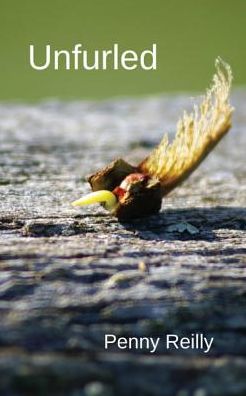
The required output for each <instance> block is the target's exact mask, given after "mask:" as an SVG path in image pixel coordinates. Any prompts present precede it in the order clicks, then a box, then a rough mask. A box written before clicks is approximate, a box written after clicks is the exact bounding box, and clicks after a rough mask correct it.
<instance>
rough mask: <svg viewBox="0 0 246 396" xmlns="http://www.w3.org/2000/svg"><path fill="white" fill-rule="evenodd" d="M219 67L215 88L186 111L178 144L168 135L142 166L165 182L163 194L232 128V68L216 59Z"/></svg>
mask: <svg viewBox="0 0 246 396" xmlns="http://www.w3.org/2000/svg"><path fill="white" fill-rule="evenodd" d="M215 66H216V73H215V75H214V77H213V84H212V87H211V88H210V89H209V90H208V91H207V93H206V95H205V96H204V98H203V101H202V103H201V104H200V106H199V107H198V106H196V105H195V106H194V109H193V112H192V113H190V114H187V113H186V112H184V115H183V117H182V118H181V119H180V120H179V121H178V124H177V133H176V136H175V139H174V141H173V142H172V143H171V144H170V143H169V142H168V136H167V135H165V136H164V138H163V139H162V141H161V142H160V144H159V146H158V147H156V149H154V151H153V152H152V153H151V154H150V155H149V156H148V157H147V158H146V159H145V160H144V161H143V162H142V163H141V164H140V165H139V167H138V168H139V169H140V170H141V171H142V172H144V173H146V174H148V175H150V176H152V177H154V178H157V179H158V180H159V181H160V182H161V185H162V189H163V195H166V194H168V193H169V192H170V191H171V190H173V189H174V188H175V187H176V186H177V185H178V184H180V183H181V182H183V181H184V180H185V179H186V178H187V177H188V176H189V175H190V174H191V172H193V171H194V170H195V169H196V168H197V167H198V165H199V164H200V163H201V162H202V161H203V159H204V158H205V157H206V156H207V155H208V153H209V152H210V151H211V150H212V149H213V148H214V147H215V145H216V144H217V143H218V142H219V140H220V139H221V138H222V137H223V136H224V135H225V134H226V132H227V131H228V130H229V128H230V127H231V115H232V112H233V108H232V107H231V105H230V103H229V94H230V88H231V81H232V72H231V68H230V66H229V65H228V64H226V63H225V62H224V61H222V59H220V58H218V59H216V62H215Z"/></svg>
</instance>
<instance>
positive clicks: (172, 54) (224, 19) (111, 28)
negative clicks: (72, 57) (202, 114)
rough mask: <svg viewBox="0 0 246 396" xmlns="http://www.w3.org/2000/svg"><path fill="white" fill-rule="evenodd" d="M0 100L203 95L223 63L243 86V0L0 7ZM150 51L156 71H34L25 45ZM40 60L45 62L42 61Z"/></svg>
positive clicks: (79, 0)
mask: <svg viewBox="0 0 246 396" xmlns="http://www.w3.org/2000/svg"><path fill="white" fill-rule="evenodd" d="M0 7H1V9H0V48H1V54H0V78H1V81H0V100H23V99H24V100H25V101H33V100H39V99H42V98H47V97H52V98H54V97H56V98H61V99H75V98H99V99H101V98H105V97H112V96H129V95H143V94H144V95H145V94H153V93H162V92H178V91H200V90H204V88H205V87H207V85H208V83H209V81H210V79H211V74H212V73H213V72H214V60H215V58H216V57H217V56H218V55H220V56H221V57H222V58H224V59H225V60H227V61H228V62H229V63H230V64H231V66H232V68H233V72H234V77H235V78H234V84H235V85H243V84H245V83H246V73H245V71H246V45H245V41H246V1H245V0H151V1H146V0H118V1H116V0H90V1H88V0H39V1H35V0H21V1H20V0H0ZM76 43H82V44H83V45H84V46H85V47H86V48H88V49H89V50H94V49H103V48H105V49H110V47H111V46H112V44H113V43H118V44H119V46H120V48H121V49H122V50H126V49H133V50H135V51H140V50H144V49H147V48H150V47H151V45H152V43H157V49H158V52H157V55H158V56H157V62H158V69H157V71H139V70H134V71H125V70H118V71H114V70H107V71H82V70H77V71H71V70H70V71H66V70H64V68H63V69H62V70H58V71H54V70H52V69H51V68H50V69H48V70H44V71H35V70H33V69H32V68H31V67H30V65H29V44H34V45H35V48H36V50H37V52H39V54H40V56H41V55H42V54H44V46H45V45H46V44H51V45H52V47H53V48H55V49H68V50H72V49H73V47H74V44H76ZM43 59H44V58H43Z"/></svg>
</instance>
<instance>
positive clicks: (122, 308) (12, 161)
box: [0, 91, 246, 396]
mask: <svg viewBox="0 0 246 396" xmlns="http://www.w3.org/2000/svg"><path fill="white" fill-rule="evenodd" d="M245 101H246V92H245V91H241V92H237V93H235V95H234V97H233V104H234V106H235V107H236V112H235V116H234V126H233V129H232V130H231V132H230V134H229V135H228V136H227V137H226V139H224V141H223V142H221V144H220V145H219V147H218V148H217V149H216V150H215V151H214V152H213V153H212V154H211V155H210V156H209V158H208V159H207V160H206V162H205V163H204V164H203V165H202V166H201V167H200V168H199V170H197V171H196V173H195V174H194V175H193V176H192V177H191V178H190V179H189V180H188V181H187V182H186V183H185V184H184V185H183V186H182V187H180V188H179V189H177V190H176V191H175V192H174V193H172V195H170V196H169V197H168V198H167V199H166V200H165V201H164V202H163V210H162V212H161V213H160V215H158V216H154V217H151V218H148V219H145V220H141V221H135V222H134V223H132V224H120V223H118V222H117V220H116V219H114V218H111V217H110V216H108V215H107V214H106V213H105V212H104V210H103V209H102V208H100V207H96V208H95V207H90V208H88V209H84V210H81V211H79V210H74V209H73V208H72V207H71V206H70V202H71V201H72V200H74V199H76V198H78V197H79V196H80V195H81V194H82V193H84V192H87V191H89V187H88V185H87V184H86V183H85V181H84V180H85V179H84V177H85V175H87V174H88V173H90V172H92V171H95V170H96V169H98V168H99V167H101V166H102V165H104V164H106V163H108V162H109V161H110V160H112V159H114V158H116V157H119V156H123V157H125V158H126V159H128V160H132V162H133V163H134V161H137V159H140V158H142V157H143V155H145V154H146V153H147V152H148V150H149V149H151V148H152V146H153V145H154V144H155V143H156V142H157V141H158V139H159V138H160V136H161V135H162V132H163V130H166V131H171V132H172V131H174V129H175V123H176V120H177V117H178V115H179V114H180V111H181V110H182V109H183V108H187V107H189V106H190V104H191V102H192V101H191V100H190V99H185V98H183V97H173V98H161V97H159V98H152V99H143V100H142V99H141V100H118V101H115V102H113V101H112V102H110V101H109V102H102V103H85V102H81V103H79V102H77V103H55V102H54V103H51V102H50V103H43V104H40V105H22V104H13V105H8V104H6V105H4V104H3V105H1V106H0V197H1V199H0V259H1V264H0V265H1V273H0V314H1V322H0V346H1V353H0V378H1V381H0V394H3V395H10V396H12V395H15V396H17V395H22V394H23V395H29V394H30V395H34V394H40V395H73V396H77V395H87V396H88V395H91V396H92V395H97V396H98V395H101V396H102V395H105V396H106V395H114V394H117V395H119V396H120V395H128V396H131V395H134V396H135V395H141V396H144V395H158V396H159V395H160V396H165V395H177V396H188V395H195V396H205V395H207V396H208V395H209V396H211V395H224V396H225V395H245V394H246V380H245V371H246V360H245V353H246V339H245V334H244V332H245V328H246V316H245V312H246V310H245V308H246V303H245V295H246V294H245V291H246V290H245V289H246V288H245V239H244V236H245V234H244V229H245V219H246V210H245V185H244V182H245V147H246V145H245V143H246V134H245V125H246V113H245ZM180 222H183V223H185V224H186V223H189V224H191V225H193V226H194V227H196V229H195V231H196V233H194V234H192V233H189V232H188V231H184V232H179V231H178V230H176V231H175V227H177V225H179V223H180ZM195 332H198V333H204V334H205V335H206V336H208V337H210V336H213V337H215V342H214V345H213V348H212V350H211V352H210V353H209V355H204V354H203V353H202V352H200V351H199V352H197V351H192V350H187V351H182V352H180V351H172V352H169V353H168V352H167V351H166V350H165V349H164V348H159V349H158V351H157V353H156V354H154V355H150V354H149V353H148V352H147V351H143V352H141V351H139V352H138V353H134V352H130V351H128V352H123V351H122V352H120V351H118V350H117V349H116V348H114V349H112V350H110V351H105V350H104V344H103V341H104V334H105V333H114V334H117V335H123V336H158V335H160V336H162V335H164V334H166V333H175V334H180V335H184V336H185V335H189V334H191V333H195Z"/></svg>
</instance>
